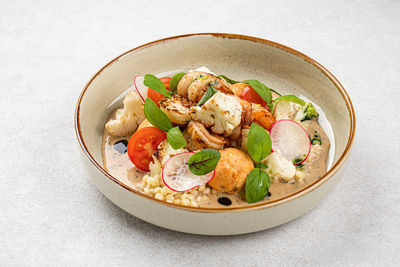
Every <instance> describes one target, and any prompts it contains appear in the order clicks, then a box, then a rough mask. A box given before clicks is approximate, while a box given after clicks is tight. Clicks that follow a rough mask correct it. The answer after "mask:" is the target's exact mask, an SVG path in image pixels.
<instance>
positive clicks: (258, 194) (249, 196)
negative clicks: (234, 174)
mask: <svg viewBox="0 0 400 267" xmlns="http://www.w3.org/2000/svg"><path fill="white" fill-rule="evenodd" d="M269 186H270V178H269V176H268V174H267V173H266V172H265V171H263V170H261V169H259V168H255V169H253V170H252V171H251V172H250V173H249V175H247V179H246V200H247V202H248V203H254V202H257V201H260V200H263V199H264V198H265V196H266V195H267V194H268V191H269Z"/></svg>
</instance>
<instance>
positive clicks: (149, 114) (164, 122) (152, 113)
mask: <svg viewBox="0 0 400 267" xmlns="http://www.w3.org/2000/svg"><path fill="white" fill-rule="evenodd" d="M144 115H145V116H146V119H148V121H149V122H150V123H151V124H153V125H154V126H156V127H157V128H158V129H160V130H162V131H164V132H168V130H169V129H171V128H172V123H171V121H170V119H169V118H168V116H167V115H166V114H165V113H164V112H163V111H162V110H161V109H160V108H159V107H158V106H157V104H156V103H155V102H154V101H153V100H151V98H149V97H148V98H146V100H145V101H144Z"/></svg>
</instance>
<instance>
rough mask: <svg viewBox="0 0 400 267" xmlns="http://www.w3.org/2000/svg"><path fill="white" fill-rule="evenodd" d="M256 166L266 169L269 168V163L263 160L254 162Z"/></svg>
mask: <svg viewBox="0 0 400 267" xmlns="http://www.w3.org/2000/svg"><path fill="white" fill-rule="evenodd" d="M254 167H256V168H259V169H266V168H268V165H267V164H265V163H262V162H257V163H256V164H254Z"/></svg>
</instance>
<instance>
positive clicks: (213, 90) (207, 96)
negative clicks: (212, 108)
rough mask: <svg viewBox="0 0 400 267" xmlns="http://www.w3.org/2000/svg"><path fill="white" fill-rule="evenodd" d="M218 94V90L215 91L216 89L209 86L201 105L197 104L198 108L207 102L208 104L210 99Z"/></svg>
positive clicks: (200, 102)
mask: <svg viewBox="0 0 400 267" xmlns="http://www.w3.org/2000/svg"><path fill="white" fill-rule="evenodd" d="M217 92H218V90H217V89H214V87H212V86H209V87H208V89H207V92H206V93H205V94H204V95H203V96H202V98H201V99H200V101H199V103H197V106H201V105H203V104H204V103H205V102H207V100H208V99H210V98H211V97H212V96H213V95H215V94H216V93H217Z"/></svg>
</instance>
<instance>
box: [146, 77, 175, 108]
mask: <svg viewBox="0 0 400 267" xmlns="http://www.w3.org/2000/svg"><path fill="white" fill-rule="evenodd" d="M160 80H161V81H162V83H163V84H164V85H165V88H167V90H168V91H170V89H169V81H170V80H171V78H170V77H162V78H160ZM147 97H150V98H151V100H153V101H154V102H155V103H156V104H157V106H160V105H159V104H158V102H160V101H161V100H162V99H163V98H164V96H163V94H160V93H159V92H157V91H154V90H153V89H151V88H149V90H148V91H147Z"/></svg>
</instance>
